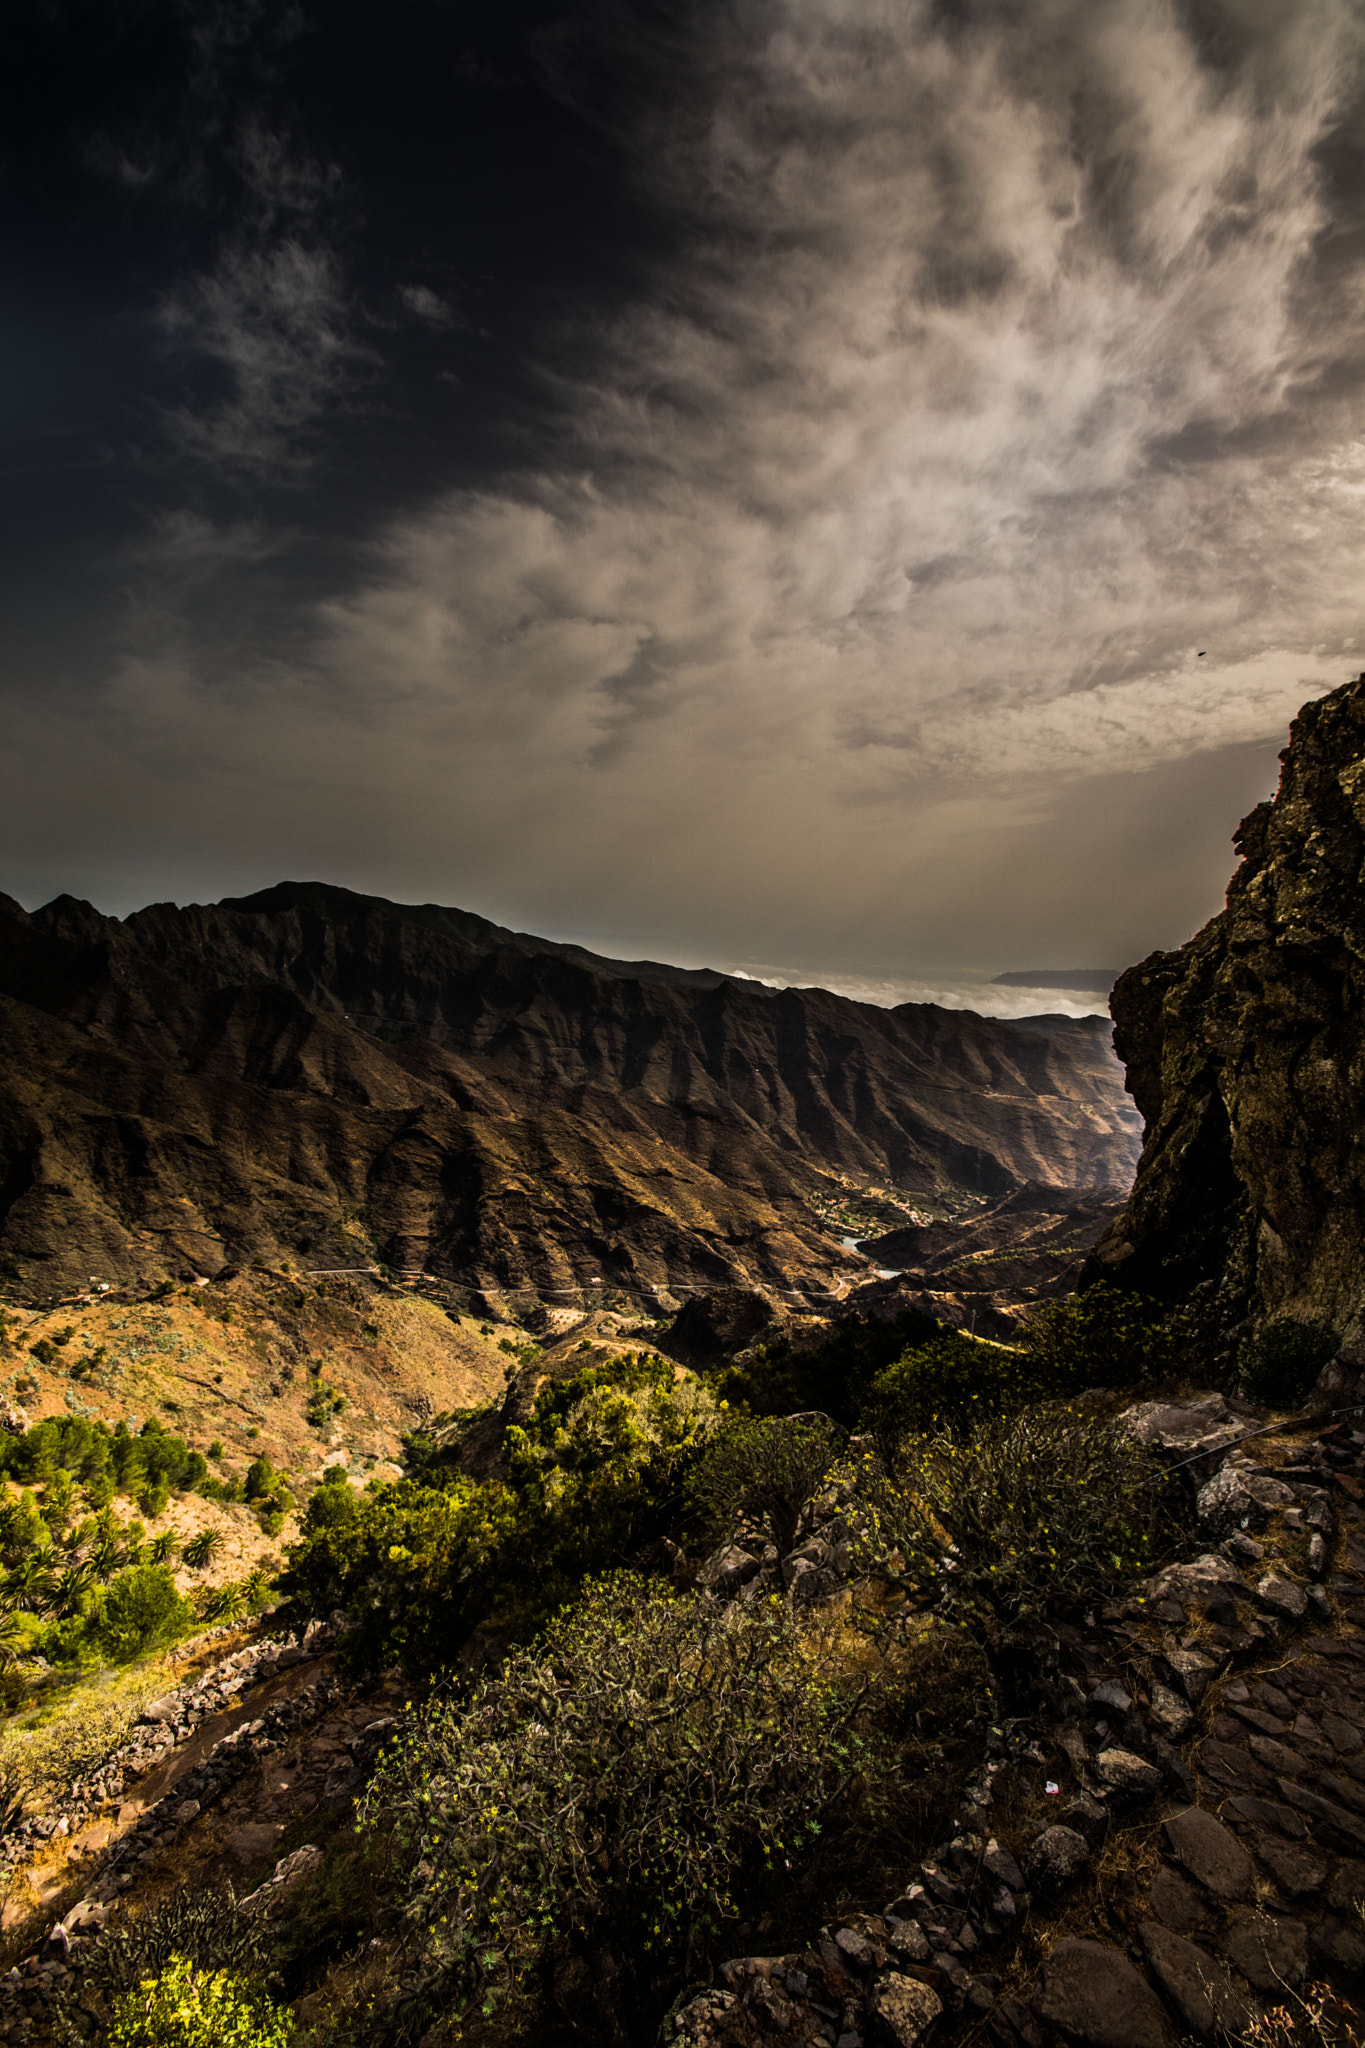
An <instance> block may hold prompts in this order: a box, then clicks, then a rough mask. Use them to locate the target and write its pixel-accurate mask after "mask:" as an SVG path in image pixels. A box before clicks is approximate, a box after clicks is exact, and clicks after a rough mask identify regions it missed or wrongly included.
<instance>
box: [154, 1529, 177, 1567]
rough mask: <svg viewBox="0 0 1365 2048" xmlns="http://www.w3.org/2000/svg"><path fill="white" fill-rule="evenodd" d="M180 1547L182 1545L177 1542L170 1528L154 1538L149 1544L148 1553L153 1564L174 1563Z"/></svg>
mask: <svg viewBox="0 0 1365 2048" xmlns="http://www.w3.org/2000/svg"><path fill="white" fill-rule="evenodd" d="M179 1548H180V1545H179V1544H178V1543H177V1542H176V1540H175V1537H174V1535H173V1534H172V1532H171V1531H170V1530H169V1529H163V1530H162V1532H161V1534H160V1535H159V1536H154V1537H153V1538H152V1541H151V1543H150V1544H149V1545H148V1549H147V1555H148V1557H150V1559H151V1560H152V1563H153V1564H174V1562H175V1555H176V1552H177V1551H178V1550H179Z"/></svg>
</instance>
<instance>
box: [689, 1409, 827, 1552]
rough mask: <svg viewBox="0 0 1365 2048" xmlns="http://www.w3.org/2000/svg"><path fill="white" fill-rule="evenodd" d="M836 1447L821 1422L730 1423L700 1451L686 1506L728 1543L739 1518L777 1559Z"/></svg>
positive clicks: (779, 1418)
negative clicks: (764, 1540)
mask: <svg viewBox="0 0 1365 2048" xmlns="http://www.w3.org/2000/svg"><path fill="white" fill-rule="evenodd" d="M843 1444H844V1435H843V1431H842V1430H840V1429H837V1428H836V1427H835V1425H834V1424H833V1423H832V1422H830V1421H829V1420H828V1419H827V1418H826V1417H825V1416H823V1415H814V1416H807V1415H764V1416H759V1417H747V1416H741V1417H737V1418H736V1420H735V1421H733V1422H731V1423H729V1424H728V1425H727V1426H726V1427H725V1428H724V1429H722V1430H721V1431H720V1432H719V1434H718V1435H717V1436H715V1437H713V1438H712V1440H711V1442H710V1443H709V1444H708V1445H707V1447H706V1450H705V1452H704V1453H703V1455H702V1457H701V1460H700V1462H699V1463H698V1466H697V1470H696V1474H695V1477H694V1479H693V1482H692V1493H693V1498H694V1499H695V1501H696V1503H697V1505H698V1507H699V1508H700V1509H701V1512H702V1513H703V1515H704V1516H705V1518H706V1521H707V1523H708V1524H709V1526H710V1528H711V1530H712V1533H713V1534H715V1535H717V1536H721V1535H729V1534H730V1533H731V1532H732V1531H733V1530H734V1527H735V1524H736V1523H737V1522H738V1521H739V1520H740V1519H741V1518H743V1519H744V1520H746V1521H749V1522H753V1523H756V1524H757V1526H758V1527H759V1528H760V1529H761V1530H762V1531H763V1533H764V1535H765V1536H766V1537H767V1539H768V1541H769V1542H770V1543H774V1544H776V1546H777V1551H778V1555H779V1556H781V1557H785V1556H786V1554H787V1552H788V1551H789V1550H790V1549H791V1548H792V1546H793V1545H794V1544H795V1542H796V1538H797V1535H798V1533H799V1531H800V1526H801V1516H802V1513H803V1511H804V1509H805V1507H806V1505H807V1503H808V1502H809V1501H810V1500H811V1498H812V1497H813V1495H815V1494H816V1493H818V1492H819V1490H820V1488H821V1487H822V1486H823V1484H824V1482H825V1479H826V1478H827V1476H828V1474H829V1472H830V1470H831V1468H832V1467H833V1465H834V1463H835V1461H836V1460H837V1458H838V1456H839V1453H840V1451H841V1450H842V1449H843Z"/></svg>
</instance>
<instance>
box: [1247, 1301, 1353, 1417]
mask: <svg viewBox="0 0 1365 2048" xmlns="http://www.w3.org/2000/svg"><path fill="white" fill-rule="evenodd" d="M1338 1342H1339V1339H1338V1337H1337V1333H1336V1331H1335V1330H1334V1329H1333V1327H1332V1325H1331V1324H1330V1323H1329V1322H1328V1321H1327V1320H1326V1318H1325V1317H1323V1316H1272V1317H1271V1318H1270V1320H1269V1322H1266V1323H1262V1325H1261V1327H1260V1329H1259V1330H1257V1331H1256V1333H1255V1335H1254V1336H1251V1337H1248V1338H1247V1339H1246V1341H1245V1342H1244V1343H1243V1344H1242V1346H1241V1348H1240V1349H1239V1351H1238V1353H1237V1365H1238V1369H1239V1372H1240V1375H1241V1383H1242V1388H1243V1391H1244V1392H1245V1393H1247V1394H1249V1395H1250V1396H1251V1398H1252V1400H1253V1401H1265V1402H1266V1403H1267V1404H1269V1405H1270V1406H1272V1407H1282V1408H1295V1407H1297V1406H1298V1404H1299V1402H1300V1401H1302V1400H1304V1399H1305V1398H1306V1396H1307V1395H1308V1394H1309V1393H1310V1392H1311V1391H1312V1387H1313V1382H1314V1381H1315V1380H1316V1379H1317V1376H1318V1374H1319V1373H1320V1372H1321V1371H1322V1368H1323V1367H1324V1366H1325V1365H1326V1363H1327V1361H1328V1360H1329V1359H1330V1358H1332V1357H1334V1356H1335V1354H1336V1350H1337V1344H1338Z"/></svg>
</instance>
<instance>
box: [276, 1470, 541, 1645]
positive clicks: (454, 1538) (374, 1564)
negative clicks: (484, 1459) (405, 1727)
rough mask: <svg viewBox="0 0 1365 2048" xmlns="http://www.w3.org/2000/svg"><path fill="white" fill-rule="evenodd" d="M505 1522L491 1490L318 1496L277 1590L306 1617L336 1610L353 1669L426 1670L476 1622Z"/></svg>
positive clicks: (467, 1487) (383, 1489)
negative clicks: (346, 1622)
mask: <svg viewBox="0 0 1365 2048" xmlns="http://www.w3.org/2000/svg"><path fill="white" fill-rule="evenodd" d="M512 1520H513V1503H512V1500H511V1497H510V1495H509V1494H508V1492H507V1489H506V1488H505V1487H503V1486H501V1485H498V1484H496V1483H488V1484H482V1485H481V1484H479V1483H478V1482H477V1481H475V1480H472V1479H461V1480H457V1481H455V1482H454V1483H452V1484H451V1485H450V1486H448V1487H445V1488H441V1489H438V1488H435V1487H428V1486H418V1485H416V1484H414V1483H413V1481H411V1480H400V1481H399V1482H398V1483H397V1484H395V1485H383V1484H378V1483H376V1482H374V1481H371V1483H370V1485H369V1486H368V1487H367V1488H366V1489H365V1492H364V1493H363V1494H357V1493H355V1492H353V1491H352V1489H351V1488H350V1487H349V1486H346V1485H344V1484H343V1485H341V1486H319V1487H318V1488H317V1489H316V1491H315V1492H314V1493H313V1496H312V1498H311V1499H310V1500H309V1503H308V1508H307V1511H306V1513H305V1515H304V1527H303V1535H302V1538H301V1539H300V1541H299V1542H298V1543H296V1544H294V1545H292V1546H291V1548H290V1550H289V1552H288V1565H287V1569H286V1570H285V1572H284V1573H283V1574H282V1576H281V1578H280V1582H279V1583H280V1590H281V1592H282V1593H283V1594H284V1596H285V1597H286V1598H287V1599H290V1600H295V1601H298V1602H299V1604H300V1605H301V1606H303V1607H304V1608H305V1609H307V1611H309V1612H310V1613H314V1614H325V1613H328V1612H329V1611H330V1610H331V1609H333V1608H336V1607H344V1608H345V1609H346V1610H347V1612H348V1613H349V1615H350V1616H351V1620H352V1622H353V1624H354V1634H353V1637H352V1641H351V1644H350V1656H351V1659H352V1661H353V1662H357V1663H363V1664H368V1663H377V1662H385V1661H388V1660H390V1659H394V1658H396V1659H398V1660H400V1661H401V1662H402V1663H403V1664H405V1665H406V1666H407V1667H408V1668H409V1669H411V1670H416V1669H421V1668H423V1667H429V1666H430V1665H432V1664H437V1663H440V1662H442V1661H443V1660H445V1659H447V1658H449V1657H450V1656H452V1655H453V1654H454V1652H455V1650H456V1649H457V1648H458V1647H459V1644H460V1643H461V1641H462V1640H463V1638H464V1637H465V1636H466V1635H467V1634H468V1632H469V1630H470V1629H471V1628H473V1627H474V1626H475V1625H476V1623H477V1622H479V1621H481V1620H482V1619H483V1617H484V1615H485V1614H486V1612H487V1610H488V1607H489V1605H490V1603H491V1600H492V1598H493V1590H494V1575H493V1573H492V1571H491V1570H490V1567H491V1566H492V1565H493V1563H494V1560H495V1559H496V1556H497V1552H498V1547H499V1545H500V1544H501V1542H502V1541H503V1540H504V1539H505V1537H506V1536H507V1534H508V1533H509V1531H510V1528H511V1525H512Z"/></svg>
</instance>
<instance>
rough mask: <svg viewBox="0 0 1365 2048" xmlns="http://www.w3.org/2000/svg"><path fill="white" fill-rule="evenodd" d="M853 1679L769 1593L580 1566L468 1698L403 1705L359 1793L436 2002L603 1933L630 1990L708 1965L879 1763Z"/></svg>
mask: <svg viewBox="0 0 1365 2048" xmlns="http://www.w3.org/2000/svg"><path fill="white" fill-rule="evenodd" d="M869 1689H870V1686H869V1682H868V1681H863V1683H862V1684H861V1685H860V1686H854V1685H852V1684H851V1683H849V1684H844V1683H841V1682H839V1680H838V1678H837V1677H836V1676H832V1675H831V1674H830V1671H829V1669H828V1666H827V1664H826V1663H825V1662H824V1661H823V1660H822V1659H821V1658H820V1657H819V1656H817V1655H815V1654H811V1650H810V1646H809V1645H808V1644H807V1643H804V1642H803V1640H802V1639H801V1637H800V1635H799V1634H798V1631H797V1627H796V1624H795V1622H794V1621H793V1619H792V1617H791V1615H790V1613H789V1611H788V1610H787V1608H786V1606H785V1604H784V1603H782V1602H780V1601H773V1602H766V1603H763V1604H762V1605H760V1606H757V1607H753V1608H747V1609H740V1610H732V1611H731V1612H730V1613H729V1614H728V1615H723V1616H722V1615H720V1614H718V1613H717V1612H716V1611H715V1610H714V1609H713V1608H712V1607H711V1606H710V1604H709V1603H707V1602H702V1601H697V1600H692V1599H684V1600H679V1599H676V1598H674V1597H673V1596H672V1595H671V1594H669V1593H667V1592H665V1591H662V1590H660V1589H659V1588H658V1587H657V1585H651V1584H649V1583H648V1582H646V1581H644V1580H641V1579H639V1578H636V1577H632V1576H630V1575H621V1576H618V1577H615V1578H612V1579H607V1580H601V1581H597V1582H596V1583H594V1584H593V1585H591V1586H590V1587H589V1589H588V1591H587V1593H586V1595H585V1597H584V1599H583V1601H582V1604H581V1605H580V1606H579V1607H578V1608H576V1609H575V1610H572V1611H569V1612H566V1613H564V1614H561V1615H560V1616H559V1617H558V1618H557V1619H556V1620H555V1621H554V1622H553V1623H552V1624H551V1626H550V1628H549V1629H548V1630H547V1631H546V1633H545V1635H544V1637H543V1639H542V1640H541V1642H540V1643H539V1644H537V1645H536V1646H535V1647H534V1648H531V1649H526V1650H522V1651H520V1652H517V1653H515V1654H514V1655H513V1656H512V1657H510V1658H509V1659H508V1661H507V1662H506V1664H504V1666H503V1668H502V1670H501V1672H500V1673H499V1674H498V1676H497V1677H496V1678H492V1679H486V1680H485V1681H484V1682H483V1683H482V1684H480V1685H479V1686H478V1687H477V1688H476V1690H475V1691H474V1693H473V1694H472V1696H471V1697H468V1698H462V1699H460V1700H455V1699H446V1700H442V1701H440V1702H438V1703H437V1704H435V1705H434V1706H432V1707H430V1708H428V1709H427V1710H425V1711H424V1712H422V1713H421V1714H419V1715H417V1716H415V1717H414V1718H413V1720H412V1721H411V1722H410V1723H409V1724H408V1728H407V1730H406V1733H405V1735H404V1736H403V1737H402V1738H401V1739H400V1740H398V1741H396V1742H394V1743H392V1744H391V1745H390V1747H389V1748H388V1750H386V1751H385V1752H384V1753H383V1755H382V1756H381V1759H380V1763H379V1766H378V1769H377V1771H376V1774H375V1776H374V1778H373V1780H372V1781H371V1784H370V1787H369V1789H368V1791H367V1792H366V1794H365V1795H364V1798H363V1800H362V1803H361V1809H360V1819H361V1825H362V1827H363V1828H365V1829H369V1830H375V1829H378V1830H382V1831H384V1833H385V1834H386V1835H388V1836H389V1837H390V1838H391V1840H392V1842H393V1845H394V1848H395V1850H396V1852H397V1853H396V1859H395V1861H396V1864H397V1866H398V1867H399V1868H401V1869H402V1871H403V1872H404V1873H405V1878H404V1881H405V1884H406V1888H407V1910H408V1914H409V1916H410V1919H411V1922H412V1923H413V1924H414V1926H415V1927H416V1928H417V1929H418V1930H419V1942H420V1949H421V1955H422V1967H423V1968H424V1970H425V1972H426V1975H427V1984H428V1990H429V1994H430V1996H431V1998H432V2001H433V2003H435V2001H436V1998H437V1996H438V1995H439V1996H440V1997H441V2000H442V2003H443V2005H445V2006H446V2008H447V2009H450V2008H451V2007H453V2009H454V2010H455V2011H456V2012H459V2011H460V2010H461V2009H463V2010H465V2011H467V2010H469V2009H470V2007H471V2006H473V2005H476V2004H478V2003H481V2002H482V2003H483V2004H484V2007H485V2010H487V2008H488V2005H489V2004H490V2003H491V2002H492V2000H493V1998H495V1997H496V1996H498V1995H500V1994H501V1995H507V1994H515V1993H516V1992H517V1991H518V1990H519V1989H522V1988H524V1987H526V1986H527V1985H528V1984H529V1983H530V1982H531V1981H532V1980H533V1978H534V1977H535V1974H536V1973H537V1971H538V1970H539V1968H540V1967H541V1965H542V1964H543V1963H544V1962H545V1961H546V1960H547V1959H548V1958H551V1957H553V1956H554V1955H573V1954H576V1955H579V1956H582V1957H585V1958H594V1957H596V1958H599V1959H600V1957H601V1955H602V1954H603V1952H604V1951H606V1950H607V1949H608V1948H609V1950H610V1953H611V1955H612V1957H613V1958H614V1959H615V1961H616V1963H617V1965H618V1966H619V1968H620V1971H621V1974H622V1978H623V1979H625V1980H627V1988H628V1983H629V1980H630V1979H631V1977H632V1976H634V1977H635V1978H636V1979H637V1980H638V1979H642V1978H644V1977H647V1976H648V1975H650V1974H652V1973H658V1972H660V1971H661V1970H664V1969H668V1968H676V1967H678V1966H679V1965H684V1966H686V1967H687V1968H688V1969H689V1971H692V1970H696V1969H698V1968H700V1967H704V1964H705V1958H706V1954H707V1951H708V1949H709V1948H710V1947H711V1945H712V1943H713V1941H714V1939H715V1937H716V1935H717V1934H718V1933H719V1932H720V1930H721V1929H722V1927H723V1926H724V1925H726V1924H727V1923H728V1924H730V1925H733V1924H734V1923H735V1922H736V1921H737V1920H738V1919H739V1918H740V1917H741V1916H742V1915H743V1913H744V1912H746V1911H747V1910H749V1909H750V1907H751V1905H752V1903H753V1901H754V1900H755V1899H756V1898H757V1897H761V1896H762V1895H763V1894H764V1892H765V1890H766V1891H767V1893H768V1895H771V1890H772V1886H773V1884H774V1882H782V1883H785V1882H787V1881H788V1879H787V1872H788V1871H789V1870H790V1869H791V1867H792V1866H793V1865H794V1864H795V1863H797V1862H798V1861H799V1859H800V1858H801V1857H802V1855H803V1854H804V1853H805V1852H806V1851H808V1850H809V1848H810V1846H811V1845H812V1843H813V1841H814V1839H815V1838H816V1836H817V1835H818V1833H819V1832H820V1831H821V1830H822V1828H824V1827H825V1825H826V1824H827V1823H828V1822H829V1821H830V1819H831V1818H832V1816H833V1815H834V1813H835V1811H836V1810H837V1809H838V1808H839V1806H840V1803H841V1802H842V1801H843V1800H845V1799H846V1798H847V1797H848V1796H849V1794H850V1792H851V1791H852V1789H853V1787H854V1785H855V1783H856V1782H857V1781H858V1780H859V1779H860V1777H862V1775H863V1774H864V1773H869V1774H872V1775H873V1776H874V1777H875V1775H876V1774H877V1773H878V1770H879V1765H880V1760H881V1758H880V1751H879V1750H878V1749H877V1748H876V1747H875V1746H874V1745H873V1744H872V1742H871V1741H870V1740H869V1739H868V1738H865V1737H864V1736H863V1735H861V1734H860V1733H859V1723H860V1717H861V1713H862V1710H863V1709H864V1708H865V1707H866V1706H867V1704H868V1700H867V1695H868V1691H869ZM595 1974H597V1975H598V1976H599V1981H600V1980H601V1973H600V1972H597V1973H595ZM442 1986H444V1987H446V1988H445V1990H444V1991H442V1990H441V1987H442ZM618 2024H619V2015H618ZM604 2037H605V2038H624V2037H625V2036H624V2035H621V2034H617V2033H613V2032H611V2031H610V2029H609V2030H608V2033H607V2035H606V2036H604Z"/></svg>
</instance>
